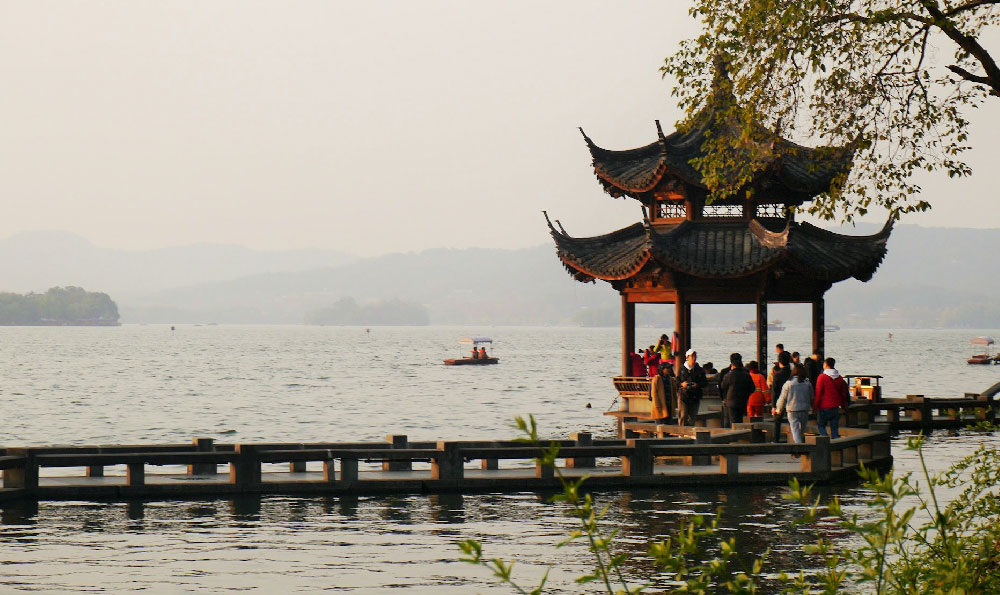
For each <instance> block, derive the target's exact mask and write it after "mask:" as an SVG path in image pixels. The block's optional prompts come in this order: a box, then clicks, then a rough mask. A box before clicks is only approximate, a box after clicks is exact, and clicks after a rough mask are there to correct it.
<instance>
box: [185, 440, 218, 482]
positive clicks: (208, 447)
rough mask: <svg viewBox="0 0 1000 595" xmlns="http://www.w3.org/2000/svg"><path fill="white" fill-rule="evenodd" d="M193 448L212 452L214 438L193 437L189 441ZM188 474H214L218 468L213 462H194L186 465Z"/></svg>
mask: <svg viewBox="0 0 1000 595" xmlns="http://www.w3.org/2000/svg"><path fill="white" fill-rule="evenodd" d="M191 443H192V444H193V445H194V449H195V450H196V451H198V452H212V451H214V450H215V439H214V438H195V439H194V440H192V441H191ZM187 472H188V475H215V474H216V473H218V472H219V468H218V467H217V466H216V465H215V463H195V464H193V465H188V466H187Z"/></svg>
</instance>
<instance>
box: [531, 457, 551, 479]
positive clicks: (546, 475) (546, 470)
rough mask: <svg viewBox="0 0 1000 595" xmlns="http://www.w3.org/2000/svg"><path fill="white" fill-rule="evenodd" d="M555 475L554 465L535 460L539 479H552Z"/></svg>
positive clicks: (536, 473)
mask: <svg viewBox="0 0 1000 595" xmlns="http://www.w3.org/2000/svg"><path fill="white" fill-rule="evenodd" d="M553 463H554V461H553ZM555 476H556V469H555V467H554V466H552V465H543V464H541V463H540V462H538V461H535V477H537V478H539V479H552V478H553V477H555Z"/></svg>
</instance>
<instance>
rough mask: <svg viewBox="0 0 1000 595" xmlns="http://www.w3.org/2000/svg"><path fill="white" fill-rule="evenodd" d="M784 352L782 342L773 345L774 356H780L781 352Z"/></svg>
mask: <svg viewBox="0 0 1000 595" xmlns="http://www.w3.org/2000/svg"><path fill="white" fill-rule="evenodd" d="M784 352H785V345H784V343H778V344H777V345H775V346H774V355H775V357H776V358H777V357H781V354H782V353H784Z"/></svg>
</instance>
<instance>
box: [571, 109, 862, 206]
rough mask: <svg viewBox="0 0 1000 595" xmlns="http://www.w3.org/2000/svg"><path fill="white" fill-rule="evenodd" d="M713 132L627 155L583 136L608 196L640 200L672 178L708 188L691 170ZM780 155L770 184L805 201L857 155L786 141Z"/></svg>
mask: <svg viewBox="0 0 1000 595" xmlns="http://www.w3.org/2000/svg"><path fill="white" fill-rule="evenodd" d="M657 126H659V123H657ZM708 131H709V127H708V126H707V125H706V126H701V127H699V128H695V129H693V130H691V131H690V132H686V133H682V132H680V131H677V132H674V133H672V134H670V135H668V136H663V135H662V134H661V135H660V138H659V139H657V140H656V141H655V142H653V143H650V144H648V145H646V146H644V147H639V148H638V149H628V150H624V151H612V150H609V149H604V148H602V147H599V146H597V145H596V144H595V143H594V141H592V140H591V139H590V137H588V136H587V134H586V133H583V137H584V139H585V140H586V142H587V147H588V148H589V149H590V155H591V157H593V166H594V173H595V174H596V175H597V179H598V180H599V181H600V182H601V184H602V185H603V186H604V189H605V191H607V192H608V193H609V194H611V195H612V196H616V197H618V196H632V197H633V198H634V197H635V195H636V194H639V193H642V192H648V191H650V190H652V189H653V188H655V187H656V185H657V184H658V183H659V182H660V180H661V179H663V177H664V175H666V174H667V173H669V174H670V175H672V176H675V177H677V178H680V179H681V180H683V181H684V182H687V183H688V184H692V185H694V186H698V187H701V188H705V184H704V183H703V182H702V179H701V173H699V172H698V170H696V169H695V168H694V167H693V166H692V165H691V160H692V159H695V158H698V157H702V156H703V155H704V152H703V151H702V145H703V144H704V143H705V140H706V138H707V137H706V133H708ZM580 132H583V129H582V128H581V129H580ZM775 153H776V156H775V158H774V162H773V163H772V167H770V168H768V171H774V172H775V173H774V174H773V178H771V180H770V181H771V182H772V184H773V183H775V182H776V183H778V184H780V185H782V186H785V187H786V188H788V189H789V190H791V191H792V192H794V193H797V194H802V195H806V196H805V197H803V200H805V198H807V197H812V196H815V195H816V194H820V193H822V192H825V191H826V190H828V189H829V188H830V184H831V183H832V182H833V179H834V177H835V176H837V175H839V174H841V173H844V172H846V171H847V170H848V169H849V168H850V167H851V159H852V155H853V154H852V152H851V151H850V150H847V149H843V148H837V147H819V148H809V147H803V146H801V145H797V144H795V143H793V142H791V141H785V140H781V141H779V143H778V149H777V151H776V152H775Z"/></svg>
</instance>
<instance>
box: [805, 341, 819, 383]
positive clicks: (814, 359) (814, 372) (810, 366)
mask: <svg viewBox="0 0 1000 595" xmlns="http://www.w3.org/2000/svg"><path fill="white" fill-rule="evenodd" d="M805 366H806V374H807V375H808V376H809V382H811V383H812V385H813V388H816V379H817V378H818V377H819V375H820V374H822V373H823V354H822V353H821V352H820V350H819V349H814V350H813V352H812V355H811V356H809V358H808V359H806V361H805Z"/></svg>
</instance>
